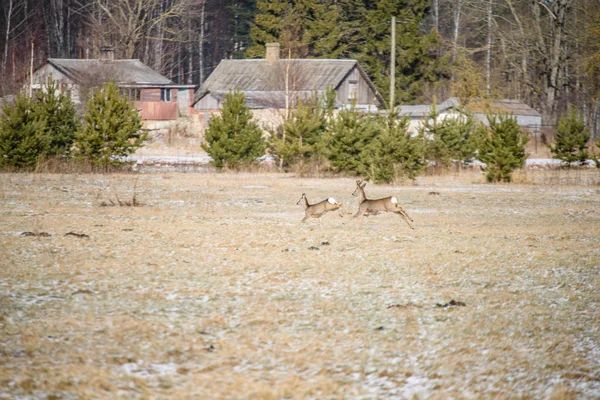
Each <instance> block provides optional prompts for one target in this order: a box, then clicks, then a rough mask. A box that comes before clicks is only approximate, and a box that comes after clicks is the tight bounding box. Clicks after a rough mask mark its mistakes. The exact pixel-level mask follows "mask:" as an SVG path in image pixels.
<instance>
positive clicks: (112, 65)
mask: <svg viewBox="0 0 600 400" xmlns="http://www.w3.org/2000/svg"><path fill="white" fill-rule="evenodd" d="M48 62H49V63H50V64H51V65H53V66H54V67H55V68H56V69H58V70H59V71H61V72H62V73H64V74H65V75H66V76H68V77H69V78H70V79H72V80H73V81H75V82H85V81H89V80H90V79H97V78H98V77H99V76H100V77H101V79H102V80H103V81H107V80H110V79H114V80H115V82H117V83H119V84H131V85H136V84H137V85H157V86H160V85H172V84H173V82H172V81H171V80H170V79H168V78H166V77H164V76H163V75H161V74H159V73H158V72H156V71H154V70H153V69H152V68H150V67H148V66H147V65H146V64H144V63H142V62H141V61H140V60H114V61H101V60H98V59H88V60H78V59H68V58H49V59H48Z"/></svg>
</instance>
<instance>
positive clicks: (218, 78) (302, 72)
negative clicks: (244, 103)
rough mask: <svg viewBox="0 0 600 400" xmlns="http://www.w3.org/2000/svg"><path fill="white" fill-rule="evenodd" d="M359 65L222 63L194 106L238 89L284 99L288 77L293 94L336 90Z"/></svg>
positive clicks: (300, 61)
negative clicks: (203, 99)
mask: <svg viewBox="0 0 600 400" xmlns="http://www.w3.org/2000/svg"><path fill="white" fill-rule="evenodd" d="M357 64H358V63H357V61H356V60H349V59H345V60H329V59H292V60H287V59H281V60H279V61H278V62H275V63H268V62H267V61H265V60H264V59H252V60H223V61H221V62H220V63H219V65H218V66H217V68H215V70H214V71H213V72H212V74H211V75H210V76H209V77H208V79H207V80H206V81H205V82H204V83H203V84H202V87H200V89H199V90H198V92H197V93H196V97H195V99H194V102H197V101H198V100H200V99H201V98H202V97H204V96H205V95H206V94H207V93H208V92H210V93H211V94H212V95H213V96H218V93H227V92H229V91H231V90H236V89H238V90H240V91H242V92H244V94H247V93H248V92H256V93H259V92H261V93H265V92H280V94H279V95H275V94H272V96H281V92H284V91H285V87H286V84H285V81H286V76H287V77H288V87H289V90H290V91H294V92H311V91H315V90H316V91H318V92H324V91H325V90H326V89H327V87H328V86H331V87H333V88H334V89H335V88H337V86H338V85H339V84H340V83H341V82H342V81H343V79H344V78H345V77H346V76H347V75H348V73H349V72H350V71H351V70H352V68H354V67H355V66H356V65H357ZM358 68H359V71H360V72H361V74H363V75H364V77H365V78H366V80H367V82H368V84H369V85H370V86H371V88H372V90H373V91H374V92H375V93H378V92H377V90H376V89H375V87H374V86H372V83H371V82H370V81H369V80H368V78H367V76H366V74H364V71H363V70H362V69H361V68H360V66H359V67H358ZM246 97H247V96H246Z"/></svg>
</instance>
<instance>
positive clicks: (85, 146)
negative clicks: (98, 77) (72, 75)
mask: <svg viewBox="0 0 600 400" xmlns="http://www.w3.org/2000/svg"><path fill="white" fill-rule="evenodd" d="M141 129H142V122H141V119H140V116H139V114H138V112H137V110H136V109H134V108H133V107H132V104H131V102H130V101H129V99H128V98H127V97H125V96H121V95H119V90H118V88H117V85H116V84H115V82H114V81H113V80H111V81H110V82H109V83H108V84H104V85H103V86H102V88H101V89H95V90H94V91H93V93H92V95H91V97H90V99H89V101H88V103H87V108H86V111H85V115H84V123H83V127H82V128H81V130H80V131H79V132H78V133H77V136H76V139H75V144H76V147H77V150H78V154H79V155H80V156H81V157H83V158H86V159H88V160H89V161H90V162H92V163H93V164H94V165H96V166H102V167H103V168H104V169H105V170H107V169H108V168H109V166H119V165H122V164H123V163H124V162H123V157H125V156H128V155H130V154H133V153H134V152H135V150H137V149H138V148H139V147H141V146H142V145H143V143H144V141H145V140H146V138H147V134H146V133H140V130H141Z"/></svg>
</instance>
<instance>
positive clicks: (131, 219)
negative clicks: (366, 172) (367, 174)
mask: <svg viewBox="0 0 600 400" xmlns="http://www.w3.org/2000/svg"><path fill="white" fill-rule="evenodd" d="M136 179H138V180H137V190H136V194H137V197H138V198H139V201H141V202H143V203H144V207H100V206H99V205H98V203H97V201H96V199H97V198H98V194H99V193H100V194H101V197H103V198H106V197H109V196H111V194H112V193H132V190H133V187H134V185H135V184H136ZM467 181H470V180H469V179H467ZM353 190H354V180H352V179H343V178H339V179H298V178H294V177H292V176H289V175H278V174H262V175H251V174H209V173H205V174H152V175H140V176H139V177H138V176H134V175H127V174H125V175H58V174H54V175H44V174H2V175H0V201H1V204H2V206H1V207H0V227H1V231H0V235H1V240H0V254H1V256H0V398H67V399H70V398H84V399H85V398H115V397H116V398H174V399H175V398H177V399H180V398H196V399H197V398H253V399H279V398H332V399H334V398H335V399H337V398H363V399H369V398H373V399H374V398H427V399H448V398H460V399H469V398H472V399H475V398H498V399H505V398H532V399H542V398H548V399H573V398H578V399H579V398H598V397H599V396H600V347H599V345H600V308H599V306H600V247H599V242H600V187H598V186H543V185H497V186H491V185H484V184H472V183H466V182H464V180H463V181H461V179H458V178H457V179H454V178H453V177H452V176H448V177H427V178H423V179H421V180H419V185H418V186H410V187H409V186H405V187H386V186H374V185H368V186H367V188H366V191H367V195H369V196H370V197H377V196H383V195H391V194H393V195H395V196H397V197H398V198H400V199H401V203H402V205H403V206H404V207H405V209H406V210H407V211H408V213H409V214H410V215H411V216H412V217H413V218H414V220H415V224H416V230H414V231H411V230H409V229H408V228H407V227H406V224H405V223H404V222H403V221H402V220H401V219H400V218H397V217H396V216H394V215H380V216H375V217H369V218H367V219H366V220H365V221H364V222H358V221H353V222H350V220H349V216H346V217H344V218H340V217H339V216H337V214H335V213H331V214H328V215H326V216H324V217H323V229H319V228H318V222H317V221H316V220H312V221H309V222H308V223H305V224H300V223H299V221H300V220H301V219H302V216H303V210H302V208H301V207H300V206H296V205H295V202H296V201H297V199H298V198H299V196H300V194H301V193H302V192H306V193H307V194H308V196H309V198H310V199H311V200H318V199H323V198H325V197H327V196H334V197H335V198H336V199H337V200H338V201H341V202H343V203H345V204H347V205H348V208H349V210H350V211H354V210H356V203H355V200H354V199H352V198H351V197H350V193H351V192H352V191H353ZM432 191H435V192H438V193H439V195H430V194H429V193H430V192H432ZM25 231H28V232H37V233H39V232H48V233H50V234H51V235H52V236H50V237H40V236H21V233H22V232H25ZM67 232H78V233H80V234H86V235H89V237H78V236H73V235H69V236H65V233H67ZM326 242H327V243H328V244H326ZM310 248H313V249H310ZM314 248H317V249H314ZM450 300H455V301H458V302H464V303H465V304H466V306H465V307H462V306H461V307H452V306H450V307H437V306H436V304H437V303H448V302H450Z"/></svg>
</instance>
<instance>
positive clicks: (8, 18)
mask: <svg viewBox="0 0 600 400" xmlns="http://www.w3.org/2000/svg"><path fill="white" fill-rule="evenodd" d="M8 1H9V3H8V14H7V15H6V35H5V36H4V58H3V59H2V75H4V74H5V73H6V62H7V61H8V39H9V38H10V22H11V18H12V11H13V5H14V1H13V0H8Z"/></svg>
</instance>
